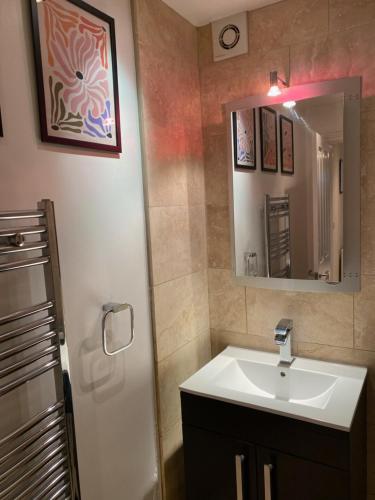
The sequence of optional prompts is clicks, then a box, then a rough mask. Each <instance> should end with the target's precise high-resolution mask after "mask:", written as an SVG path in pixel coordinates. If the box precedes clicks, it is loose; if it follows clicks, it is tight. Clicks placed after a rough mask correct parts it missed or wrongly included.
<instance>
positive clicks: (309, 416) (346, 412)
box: [180, 347, 367, 430]
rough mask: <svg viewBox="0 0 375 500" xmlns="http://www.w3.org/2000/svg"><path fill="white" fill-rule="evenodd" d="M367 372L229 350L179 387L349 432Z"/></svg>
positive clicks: (246, 351) (323, 363) (235, 349)
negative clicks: (285, 362) (288, 363)
mask: <svg viewBox="0 0 375 500" xmlns="http://www.w3.org/2000/svg"><path fill="white" fill-rule="evenodd" d="M366 373H367V370H366V368H362V367H356V366H350V365H340V364H335V363H327V362H323V361H317V360H312V359H304V358H296V359H295V361H294V362H293V364H292V365H291V366H290V367H287V368H285V367H281V366H279V355H278V354H274V353H268V352H262V351H253V350H250V349H240V348H235V347H228V348H227V349H225V351H223V352H222V353H221V354H219V355H218V356H216V358H214V359H213V360H212V361H210V362H209V363H208V364H207V365H206V366H204V367H203V368H202V369H201V370H199V371H198V372H197V373H196V374H194V375H193V376H192V377H190V378H189V379H188V380H187V381H186V382H184V383H183V384H182V385H181V386H180V389H181V390H182V391H186V392H190V393H193V394H199V395H204V396H207V397H211V398H215V399H220V400H223V401H228V402H231V403H237V404H240V405H245V406H249V407H254V408H261V409H263V410H265V411H270V412H274V413H279V414H285V415H289V416H293V417H294V418H297V419H301V420H306V421H313V422H316V423H319V424H320V425H325V426H329V427H335V428H338V429H341V430H349V429H350V425H351V422H352V418H353V415H354V412H355V408H356V405H357V402H358V399H359V396H360V393H361V390H362V387H363V384H364V381H365V378H366Z"/></svg>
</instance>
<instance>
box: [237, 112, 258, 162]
mask: <svg viewBox="0 0 375 500" xmlns="http://www.w3.org/2000/svg"><path fill="white" fill-rule="evenodd" d="M233 144H234V164H235V167H237V168H249V169H251V170H255V169H256V134H255V110H254V109H242V110H239V111H237V112H235V113H233Z"/></svg>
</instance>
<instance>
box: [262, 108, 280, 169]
mask: <svg viewBox="0 0 375 500" xmlns="http://www.w3.org/2000/svg"><path fill="white" fill-rule="evenodd" d="M260 147H261V155H260V156H261V165H262V170H263V171H264V172H277V171H278V161H277V114H276V111H275V110H274V109H272V108H268V107H263V108H260Z"/></svg>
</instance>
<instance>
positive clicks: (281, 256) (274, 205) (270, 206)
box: [264, 194, 291, 278]
mask: <svg viewBox="0 0 375 500" xmlns="http://www.w3.org/2000/svg"><path fill="white" fill-rule="evenodd" d="M264 213H265V235H266V238H265V239H266V266H267V276H268V277H269V278H290V277H291V263H290V209H289V195H285V196H275V197H272V196H270V195H268V194H266V195H265V208H264Z"/></svg>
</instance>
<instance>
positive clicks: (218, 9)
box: [163, 0, 280, 26]
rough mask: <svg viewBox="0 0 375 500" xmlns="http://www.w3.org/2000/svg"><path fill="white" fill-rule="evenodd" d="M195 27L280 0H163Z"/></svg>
mask: <svg viewBox="0 0 375 500" xmlns="http://www.w3.org/2000/svg"><path fill="white" fill-rule="evenodd" d="M163 1H164V2H165V3H166V4H167V5H169V6H170V7H171V8H172V9H173V10H175V11H176V12H178V13H179V14H180V15H181V16H182V17H184V18H185V19H187V20H188V21H190V22H191V23H192V24H194V25H195V26H203V25H204V24H208V23H210V22H212V21H216V20H218V19H222V18H223V17H226V16H231V15H232V14H238V13H239V12H243V11H245V10H254V9H259V8H260V7H264V6H266V5H270V4H271V3H277V2H279V1H280V0H163Z"/></svg>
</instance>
